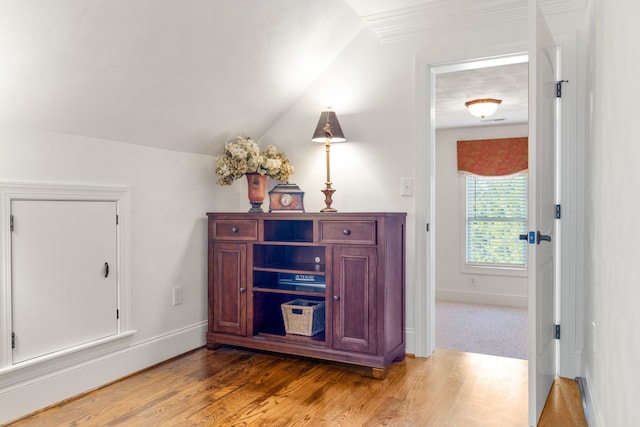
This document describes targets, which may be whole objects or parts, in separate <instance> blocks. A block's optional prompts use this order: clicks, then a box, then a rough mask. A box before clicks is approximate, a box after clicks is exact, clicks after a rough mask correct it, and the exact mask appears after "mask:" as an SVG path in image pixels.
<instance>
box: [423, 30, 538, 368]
mask: <svg viewBox="0 0 640 427" xmlns="http://www.w3.org/2000/svg"><path fill="white" fill-rule="evenodd" d="M484 50H485V52H478V49H474V53H476V54H479V55H477V56H474V57H473V58H476V59H469V58H472V56H471V54H468V55H466V57H465V55H460V54H458V55H457V56H451V57H446V56H445V57H442V58H436V59H438V60H436V61H434V60H433V58H429V59H427V58H426V55H425V54H419V55H418V57H417V61H416V67H417V69H416V77H417V81H416V99H417V103H416V123H417V134H416V157H415V158H416V159H417V161H418V166H417V167H416V168H415V170H416V189H418V191H416V200H415V203H416V205H415V213H416V215H415V216H416V229H418V230H420V229H422V230H425V231H426V230H427V226H428V230H429V231H426V234H425V235H424V238H420V237H418V238H417V239H416V250H415V252H416V261H417V262H416V263H415V264H416V265H415V268H416V271H415V276H416V279H417V280H416V298H415V299H414V304H415V307H414V312H415V322H416V323H415V325H416V327H415V354H416V356H417V357H429V356H431V353H433V350H434V349H435V265H436V263H435V251H436V239H435V235H436V233H437V218H436V215H435V205H436V201H435V186H436V176H435V161H436V156H435V147H436V133H435V95H436V93H435V92H436V91H435V79H436V75H437V74H439V73H443V72H452V71H460V70H464V69H472V68H479V67H480V66H493V65H500V64H501V63H502V64H503V63H508V61H514V59H513V58H521V57H522V56H523V55H526V52H527V43H526V41H523V42H522V43H514V44H508V45H501V46H494V47H493V48H490V49H484ZM424 164H426V165H427V167H426V168H425V167H420V165H424ZM423 227H424V228H423ZM422 260H426V262H421V261H422Z"/></svg>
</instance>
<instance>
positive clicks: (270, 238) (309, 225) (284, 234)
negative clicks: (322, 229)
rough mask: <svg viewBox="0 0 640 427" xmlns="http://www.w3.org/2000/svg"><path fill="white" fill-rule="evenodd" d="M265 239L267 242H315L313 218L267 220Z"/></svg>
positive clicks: (265, 223) (265, 222)
mask: <svg viewBox="0 0 640 427" xmlns="http://www.w3.org/2000/svg"><path fill="white" fill-rule="evenodd" d="M264 240H265V241H266V242H307V243H311V242H313V221H311V220H265V221H264Z"/></svg>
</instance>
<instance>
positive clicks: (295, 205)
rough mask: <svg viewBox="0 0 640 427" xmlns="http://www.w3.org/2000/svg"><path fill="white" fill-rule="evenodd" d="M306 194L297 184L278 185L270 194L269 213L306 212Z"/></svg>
mask: <svg viewBox="0 0 640 427" xmlns="http://www.w3.org/2000/svg"><path fill="white" fill-rule="evenodd" d="M303 197H304V193H303V192H302V191H300V187H298V186H297V185H295V184H289V183H286V184H278V185H276V186H275V187H273V190H271V191H270V192H269V212H278V211H288V212H304V203H303V201H302V198H303Z"/></svg>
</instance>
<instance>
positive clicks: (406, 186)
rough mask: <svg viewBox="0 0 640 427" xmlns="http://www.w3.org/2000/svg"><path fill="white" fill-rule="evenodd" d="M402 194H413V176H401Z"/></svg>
mask: <svg viewBox="0 0 640 427" xmlns="http://www.w3.org/2000/svg"><path fill="white" fill-rule="evenodd" d="M400 195H401V196H413V178H410V177H406V176H404V177H402V178H400Z"/></svg>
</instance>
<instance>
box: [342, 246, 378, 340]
mask: <svg viewBox="0 0 640 427" xmlns="http://www.w3.org/2000/svg"><path fill="white" fill-rule="evenodd" d="M376 264H377V255H376V248H371V247H351V246H345V247H335V248H334V252H333V266H334V271H333V336H334V339H333V347H334V348H336V349H340V350H348V351H359V352H364V353H375V351H376V342H377V340H376V311H375V306H376V292H375V290H376Z"/></svg>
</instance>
